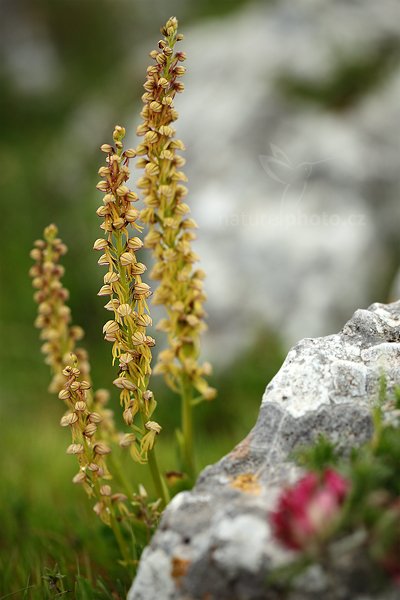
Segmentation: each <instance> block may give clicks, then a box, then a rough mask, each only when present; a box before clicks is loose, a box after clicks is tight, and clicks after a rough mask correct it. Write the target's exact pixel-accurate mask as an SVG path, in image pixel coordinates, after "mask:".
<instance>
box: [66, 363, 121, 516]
mask: <svg viewBox="0 0 400 600" xmlns="http://www.w3.org/2000/svg"><path fill="white" fill-rule="evenodd" d="M76 365H77V359H76V356H74V355H72V356H71V364H70V365H68V366H66V367H65V369H63V372H62V374H63V376H64V378H65V382H64V387H63V389H62V390H61V391H60V392H59V395H58V396H59V398H60V399H61V400H64V402H65V403H66V404H67V406H68V408H69V410H68V412H67V413H66V414H65V415H64V416H63V417H62V419H61V425H62V426H63V427H70V429H71V434H72V443H71V444H70V445H69V446H68V448H67V454H75V455H76V457H77V459H78V463H79V471H78V473H77V474H76V475H75V477H74V478H73V482H74V483H78V484H81V485H82V486H83V487H84V489H85V490H86V492H87V494H88V495H89V496H95V497H96V499H97V502H96V504H95V506H94V511H95V512H96V513H97V514H98V515H99V517H100V518H101V519H102V521H104V522H105V523H106V524H108V525H110V524H111V517H112V515H113V512H114V505H115V504H118V503H120V502H124V501H125V500H126V499H127V497H126V496H125V495H124V494H120V493H117V494H112V491H111V486H110V485H109V484H108V483H107V482H106V481H105V480H109V479H111V476H110V474H109V472H108V469H107V465H106V461H105V456H106V455H107V454H110V452H111V448H110V447H109V446H108V445H107V444H106V443H104V442H103V441H101V439H99V440H98V439H97V438H96V432H97V428H98V426H99V424H100V423H101V421H102V417H101V415H100V414H99V413H97V412H93V411H91V410H90V397H89V396H88V391H89V390H90V383H89V382H88V381H85V380H83V379H81V371H80V370H79V369H78V368H77V366H76Z"/></svg>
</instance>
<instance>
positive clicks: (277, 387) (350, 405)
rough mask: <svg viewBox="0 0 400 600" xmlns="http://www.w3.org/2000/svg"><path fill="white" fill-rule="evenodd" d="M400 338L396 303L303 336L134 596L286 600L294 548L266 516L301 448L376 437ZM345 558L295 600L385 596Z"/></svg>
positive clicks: (177, 504) (182, 504)
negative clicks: (283, 582)
mask: <svg viewBox="0 0 400 600" xmlns="http://www.w3.org/2000/svg"><path fill="white" fill-rule="evenodd" d="M399 339H400V302H397V303H393V304H389V305H383V304H373V305H372V306H371V307H370V308H369V309H368V310H357V311H356V312H355V314H354V315H353V317H352V318H351V319H350V321H348V322H347V324H346V325H345V326H344V328H343V329H342V331H341V332H340V333H339V334H336V335H331V336H328V337H323V338H317V339H304V340H302V341H301V342H299V343H298V344H297V345H296V346H295V347H294V348H293V349H292V350H291V351H290V352H289V354H288V356H287V358H286V360H285V362H284V364H283V365H282V368H281V369H280V371H279V372H278V374H277V375H276V376H275V377H274V379H273V380H272V381H271V383H270V384H269V385H268V386H267V388H266V391H265V394H264V396H263V400H262V404H261V408H260V413H259V417H258V420H257V423H256V424H255V426H254V428H253V429H252V430H251V432H250V433H249V434H248V436H247V437H246V438H245V439H244V440H243V441H242V442H241V443H240V444H239V445H237V446H236V447H235V448H234V449H233V450H232V452H230V453H229V454H228V455H227V456H225V457H224V458H222V459H221V460H220V461H219V462H218V463H216V464H214V465H212V466H209V467H207V468H206V469H205V470H204V471H203V472H202V473H201V475H200V477H199V479H198V481H197V483H196V486H195V487H194V489H193V490H192V491H190V492H183V493H180V494H179V495H177V496H176V497H175V498H174V499H173V500H172V502H171V503H170V505H169V506H168V507H167V509H166V510H165V512H164V515H163V517H162V520H161V523H160V526H159V528H158V530H157V532H156V534H155V535H154V537H153V539H152V541H151V543H150V545H149V546H148V547H147V548H146V550H145V552H144V554H143V557H142V559H141V562H140V565H139V570H138V574H137V577H136V579H135V581H134V583H133V586H132V588H131V591H130V593H129V596H128V598H129V600H153V599H154V598H157V600H261V599H263V600H275V599H278V598H281V597H282V596H280V595H279V593H278V591H277V590H276V589H275V590H274V589H272V588H271V587H268V585H267V583H266V577H267V574H268V572H270V570H271V569H272V568H275V567H277V566H281V565H284V564H285V563H286V562H287V561H288V560H290V558H291V554H290V553H289V552H287V551H286V550H283V549H282V548H281V547H280V546H279V544H277V543H276V541H274V540H273V538H272V535H271V530H270V525H269V522H268V518H267V517H268V513H269V512H270V511H271V510H273V508H274V507H275V505H276V501H277V497H278V496H279V494H280V492H281V490H282V488H283V487H284V486H285V485H287V484H288V483H292V482H294V481H295V480H296V479H298V478H299V476H300V475H301V469H300V468H299V467H298V466H297V465H296V464H295V463H294V462H293V455H292V453H293V451H294V450H295V449H296V448H299V447H301V446H304V445H307V444H310V443H311V442H312V441H313V440H315V439H316V436H318V435H319V434H320V433H323V434H325V435H326V436H327V437H328V438H330V439H331V440H332V441H334V442H335V443H336V444H337V446H338V448H339V449H340V450H341V451H342V452H343V453H348V452H349V451H350V450H351V449H352V448H353V447H356V446H358V445H360V444H361V443H363V442H364V441H366V440H368V439H369V438H370V436H371V433H372V422H371V416H370V414H371V406H373V404H374V403H375V402H376V401H377V399H378V397H379V387H380V380H381V376H382V373H385V376H386V380H387V385H388V388H389V389H393V387H394V386H395V385H398V384H399V383H400V352H399ZM246 484H247V485H246ZM339 554H340V556H342V555H343V556H344V554H345V553H344V552H342V551H340V552H339ZM339 563H340V561H339ZM342 563H343V564H339V565H338V566H337V570H336V572H335V573H333V576H331V577H329V578H326V576H325V575H324V573H321V572H320V570H319V568H317V567H313V568H312V569H311V570H310V571H309V572H307V573H306V574H305V575H304V577H303V579H301V580H300V581H299V582H298V584H297V588H296V589H295V590H293V592H292V593H291V595H290V596H289V598H290V600H300V599H301V600H307V599H309V600H314V599H315V600H317V599H319V598H320V597H321V594H322V595H323V597H324V598H326V599H328V600H370V599H371V598H372V597H374V598H376V597H377V596H375V595H373V596H371V595H369V591H368V590H365V589H363V581H364V580H365V578H364V577H363V576H362V575H360V576H358V572H356V567H355V565H354V564H353V563H352V562H351V561H349V560H344V559H343V560H342ZM393 594H394V592H393ZM393 594H392V592H391V591H390V592H388V593H387V595H386V596H384V595H380V596H379V598H381V600H383V599H385V600H389V599H392V598H393V599H394V598H395V597H396V596H395V595H393ZM285 598H286V596H285Z"/></svg>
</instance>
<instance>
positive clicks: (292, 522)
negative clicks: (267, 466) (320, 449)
mask: <svg viewBox="0 0 400 600" xmlns="http://www.w3.org/2000/svg"><path fill="white" fill-rule="evenodd" d="M348 488H349V485H348V482H347V481H346V480H345V479H343V477H342V476H341V475H339V473H337V472H336V471H333V470H332V469H326V470H325V471H324V473H323V474H322V476H320V477H319V476H318V475H317V474H316V473H308V474H307V475H305V476H304V477H303V478H302V479H300V480H299V481H298V482H297V483H296V484H295V485H294V486H292V487H291V488H288V489H286V490H284V491H283V493H282V495H281V496H280V498H279V501H278V507H277V510H276V511H275V512H273V513H271V515H270V519H271V524H272V528H273V530H274V533H275V536H276V537H277V539H278V540H279V541H280V542H281V543H282V544H283V545H284V546H286V547H287V548H290V549H291V550H304V549H306V548H307V547H310V546H312V545H313V544H314V543H315V542H316V541H319V540H321V539H323V538H324V536H325V535H326V534H327V533H328V532H329V531H330V529H331V527H332V524H333V523H334V522H335V520H336V518H337V517H338V515H339V512H340V507H341V505H342V504H343V501H344V499H345V497H346V494H347V492H348Z"/></svg>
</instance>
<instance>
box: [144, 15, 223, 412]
mask: <svg viewBox="0 0 400 600" xmlns="http://www.w3.org/2000/svg"><path fill="white" fill-rule="evenodd" d="M177 29H178V22H177V20H176V18H171V19H169V20H168V21H167V23H166V25H165V26H164V27H163V28H162V30H161V31H162V33H163V35H164V39H162V40H161V41H160V42H159V44H158V50H154V51H152V52H151V53H150V56H151V57H152V58H153V59H154V64H153V65H151V66H150V67H148V69H147V80H146V83H145V84H144V88H145V93H144V95H143V96H142V99H143V103H144V107H143V110H142V112H141V116H142V118H143V123H142V124H141V125H139V127H138V129H137V134H138V135H139V136H143V142H142V143H141V144H139V146H138V147H137V149H136V153H137V155H138V156H140V157H141V158H139V160H138V163H137V165H138V166H139V167H140V168H143V169H144V176H143V177H141V178H140V179H139V181H138V182H137V186H138V188H139V189H141V190H142V191H143V194H144V203H145V205H146V207H145V209H144V210H143V211H142V213H141V218H142V219H143V221H144V222H145V223H147V224H148V225H149V233H148V234H147V235H146V237H145V246H146V247H147V248H151V249H152V252H153V256H154V258H155V265H154V267H153V269H152V271H151V274H150V275H151V277H152V278H153V279H156V280H159V282H160V283H159V286H158V288H157V290H156V291H155V293H154V299H153V301H154V303H155V304H163V305H164V306H165V307H166V310H167V318H165V319H162V320H161V321H160V323H159V324H158V326H157V328H158V329H159V330H162V331H164V332H166V333H167V335H168V339H169V347H168V348H167V349H166V350H164V351H162V352H160V354H159V356H158V364H157V367H156V370H155V371H156V372H158V373H162V374H163V375H164V377H165V380H166V382H167V383H168V384H169V386H170V387H171V388H172V389H173V390H175V391H177V392H181V391H182V387H184V386H186V387H188V386H189V387H194V388H195V389H196V390H197V391H198V393H199V394H200V396H201V397H202V398H204V399H206V400H211V399H212V398H214V397H215V393H216V392H215V390H214V388H212V387H210V386H209V385H208V383H207V380H206V379H205V376H206V375H209V374H210V371H211V366H210V365H209V363H205V364H203V365H200V364H199V363H198V357H199V346H200V344H199V336H200V333H201V332H202V331H203V330H204V329H205V323H204V317H205V311H204V307H203V304H204V301H205V298H206V296H205V293H204V291H203V279H204V277H205V274H204V272H203V271H202V270H201V269H196V268H195V267H194V265H195V263H196V262H197V260H198V256H197V255H196V253H195V252H194V251H193V249H192V241H193V240H194V239H195V237H196V236H195V233H194V229H195V228H196V227H197V225H196V223H195V221H194V220H193V219H192V218H190V217H189V216H188V215H189V213H190V209H189V206H188V205H187V204H186V203H185V202H184V199H185V196H186V195H187V188H186V187H185V186H184V185H183V184H184V182H185V181H186V180H187V178H186V176H185V174H184V173H183V172H182V171H181V170H180V168H181V167H182V166H183V165H184V164H185V159H184V158H183V157H182V156H180V155H179V154H178V153H177V152H178V151H181V150H184V144H183V143H182V141H181V140H179V139H177V138H176V137H175V129H174V128H173V126H172V123H173V122H174V121H175V120H176V119H177V118H178V113H177V112H176V110H175V108H174V98H175V95H176V94H177V93H179V92H182V91H183V89H184V85H183V83H182V82H181V81H180V77H182V75H183V74H184V73H185V68H184V67H183V66H182V65H181V63H182V62H183V61H184V60H185V58H186V57H185V54H184V52H175V50H174V46H175V44H176V42H178V41H180V40H181V39H183V36H182V35H181V34H178V31H177Z"/></svg>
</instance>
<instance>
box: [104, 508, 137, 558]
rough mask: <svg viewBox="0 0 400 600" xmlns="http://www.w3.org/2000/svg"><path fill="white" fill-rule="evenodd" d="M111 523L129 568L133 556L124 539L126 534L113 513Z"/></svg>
mask: <svg viewBox="0 0 400 600" xmlns="http://www.w3.org/2000/svg"><path fill="white" fill-rule="evenodd" d="M110 524H111V529H112V530H113V532H114V535H115V539H116V540H117V543H118V546H119V551H120V552H121V556H122V558H123V559H124V562H125V564H126V567H127V568H129V567H130V565H131V564H132V560H133V557H132V556H131V555H130V553H129V551H128V548H127V545H126V541H125V539H124V536H123V535H122V533H121V529H120V527H119V523H118V521H117V519H116V518H115V516H114V515H111V520H110Z"/></svg>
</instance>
